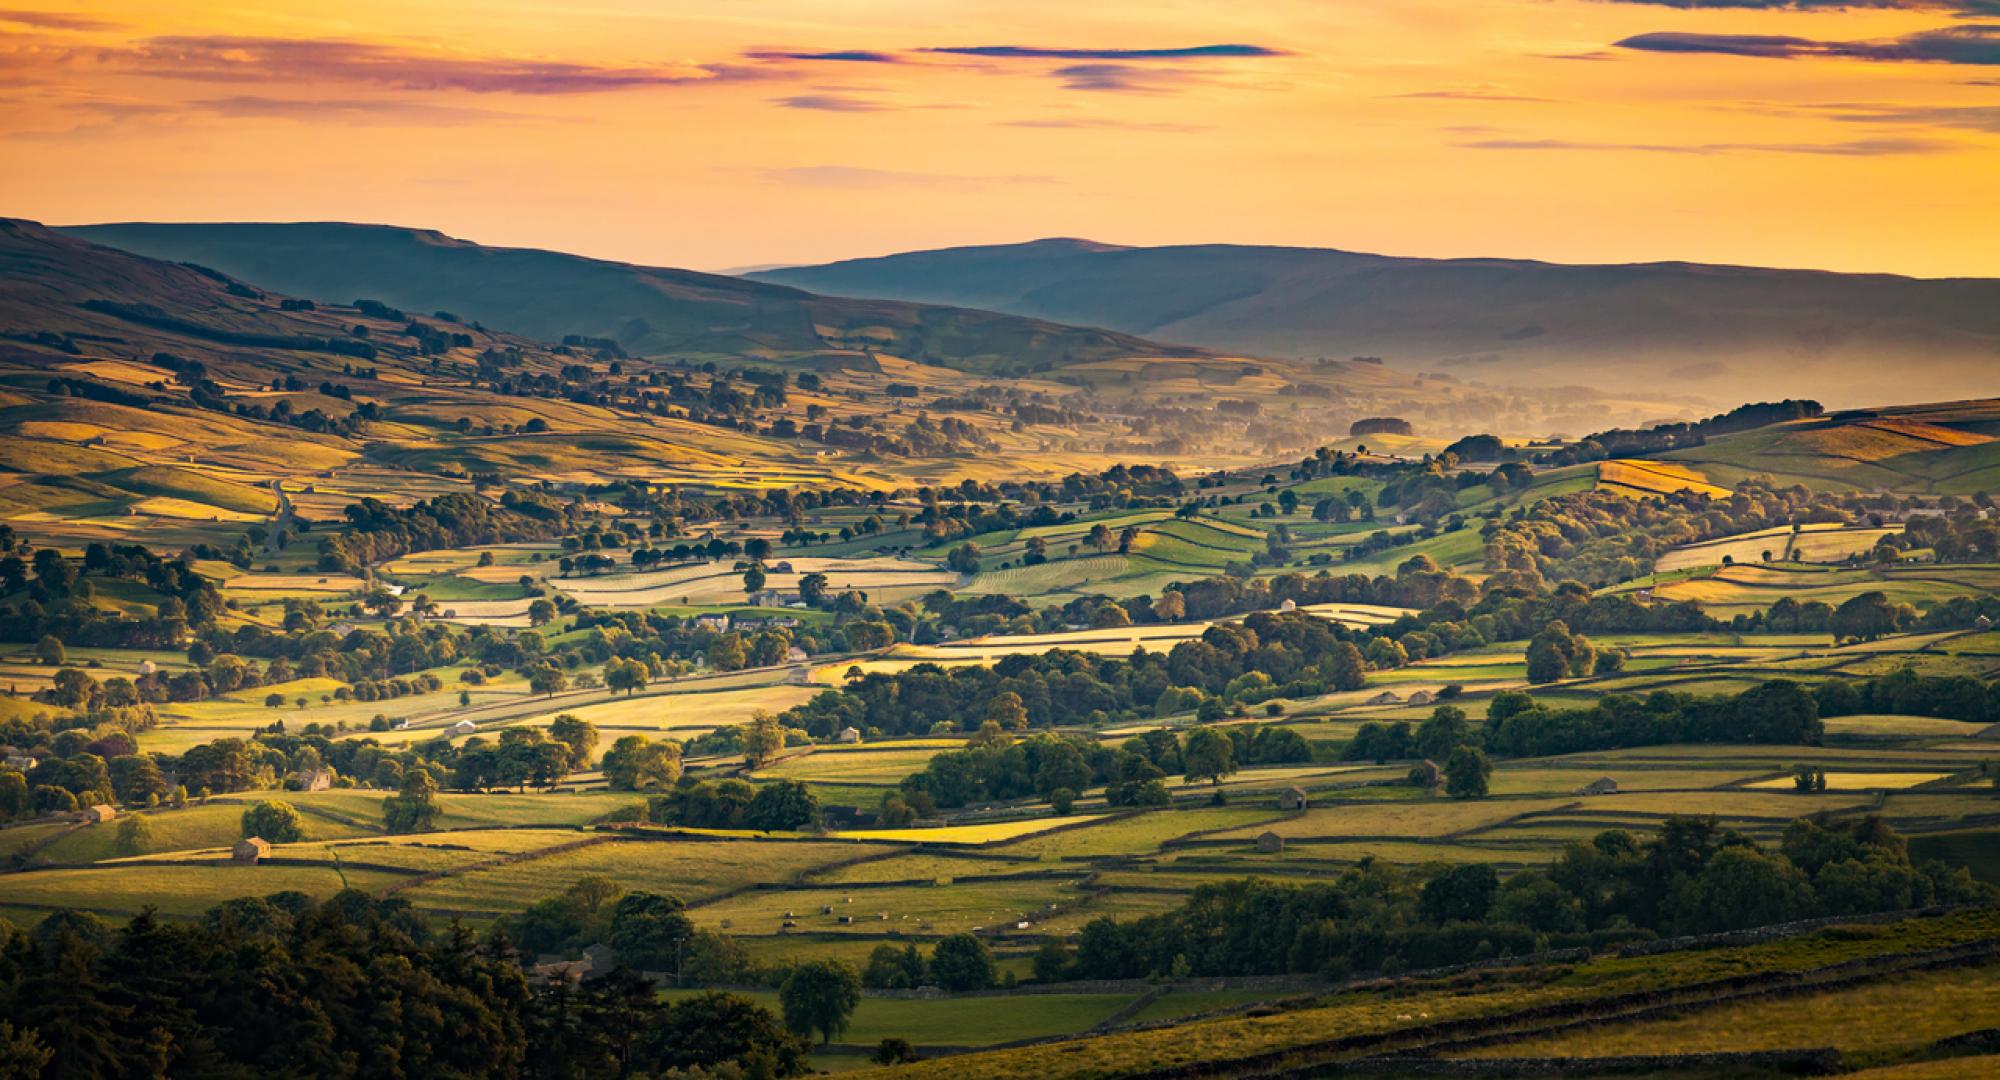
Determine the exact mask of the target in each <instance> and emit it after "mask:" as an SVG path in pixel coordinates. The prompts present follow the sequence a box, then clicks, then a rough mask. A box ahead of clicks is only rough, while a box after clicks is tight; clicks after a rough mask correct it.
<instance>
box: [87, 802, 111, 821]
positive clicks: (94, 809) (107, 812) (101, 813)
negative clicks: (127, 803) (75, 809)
mask: <svg viewBox="0 0 2000 1080" xmlns="http://www.w3.org/2000/svg"><path fill="white" fill-rule="evenodd" d="M78 816H79V817H81V818H83V820H84V821H86V822H90V823H91V824H97V823H99V822H105V821H110V820H111V819H113V818H115V817H117V816H118V808H117V807H115V806H113V805H111V804H110V803H98V804H97V805H96V806H87V807H85V808H84V810H83V813H81V814H80V815H78Z"/></svg>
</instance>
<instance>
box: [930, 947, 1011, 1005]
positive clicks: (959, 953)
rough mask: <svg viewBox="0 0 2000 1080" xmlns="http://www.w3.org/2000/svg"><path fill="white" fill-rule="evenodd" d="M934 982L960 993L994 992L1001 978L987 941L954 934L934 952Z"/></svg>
mask: <svg viewBox="0 0 2000 1080" xmlns="http://www.w3.org/2000/svg"><path fill="white" fill-rule="evenodd" d="M931 981H932V982H934V983H936V984H937V985H939V986H942V987H944V988H945V989H946V990H950V991H952V992H954V993H958V992H963V991H966V990H987V989H991V988H992V987H993V986H994V984H995V983H997V982H999V978H998V975H997V972H996V970H995V967H994V964H993V953H992V951H991V950H989V949H987V947H986V943H985V942H983V941H981V940H979V939H978V938H976V937H974V936H972V935H971V934H952V935H949V936H947V937H945V938H943V939H941V940H940V941H939V942H938V943H937V948H936V949H934V950H932V952H931Z"/></svg>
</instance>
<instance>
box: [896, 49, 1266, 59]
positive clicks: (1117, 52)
mask: <svg viewBox="0 0 2000 1080" xmlns="http://www.w3.org/2000/svg"><path fill="white" fill-rule="evenodd" d="M918 51H919V52H927V53H946V54H949V55H952V56H979V57H985V58H987V59H991V60H1199V59H1209V58H1217V57H1244V56H1287V55H1290V54H1289V53H1287V52H1286V51H1285V50H1283V49H1274V48H1271V47H1270V46H1267V45H1186V46H1181V47H1178V48H1167V49H1103V48H1096V49H1069V48H1049V47H1046V46H1040V45H942V46H933V47H931V48H926V49H920V50H918Z"/></svg>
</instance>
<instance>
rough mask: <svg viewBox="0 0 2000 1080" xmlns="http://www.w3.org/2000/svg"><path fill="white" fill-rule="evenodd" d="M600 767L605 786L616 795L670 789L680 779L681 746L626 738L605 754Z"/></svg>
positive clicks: (640, 736) (630, 736)
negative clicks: (621, 792)
mask: <svg viewBox="0 0 2000 1080" xmlns="http://www.w3.org/2000/svg"><path fill="white" fill-rule="evenodd" d="M593 741H594V740H593ZM603 767H604V781H605V783H606V784H607V785H608V786H610V787H611V788H612V789H613V790H616V791H648V790H653V789H656V788H657V789H664V788H670V787H672V786H674V783H675V782H676V781H678V780H679V779H680V778H681V746H680V744H679V743H677V742H674V741H673V740H671V739H663V740H661V741H659V742H654V741H653V740H652V739H649V738H647V737H646V736H644V735H626V736H623V737H621V738H620V739H619V740H618V741H617V742H614V743H612V744H611V749H609V750H606V751H605V752H604V761H603Z"/></svg>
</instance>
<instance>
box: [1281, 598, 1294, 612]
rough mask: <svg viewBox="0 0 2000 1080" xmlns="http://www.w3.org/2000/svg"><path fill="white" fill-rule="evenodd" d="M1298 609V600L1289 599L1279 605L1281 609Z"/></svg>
mask: <svg viewBox="0 0 2000 1080" xmlns="http://www.w3.org/2000/svg"><path fill="white" fill-rule="evenodd" d="M1298 609H1299V604H1298V601H1296V600H1287V601H1285V602H1284V603H1282V604H1279V605H1278V610H1279V611H1297V610H1298Z"/></svg>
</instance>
